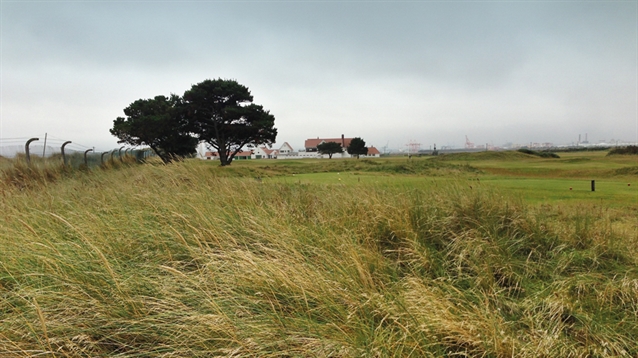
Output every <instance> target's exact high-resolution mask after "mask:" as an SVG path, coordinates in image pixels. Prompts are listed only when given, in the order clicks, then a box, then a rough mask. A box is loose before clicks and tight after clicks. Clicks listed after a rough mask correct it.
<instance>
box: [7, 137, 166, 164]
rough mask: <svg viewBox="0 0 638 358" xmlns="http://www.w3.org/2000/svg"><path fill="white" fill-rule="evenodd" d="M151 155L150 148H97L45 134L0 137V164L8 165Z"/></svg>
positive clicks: (140, 158)
mask: <svg viewBox="0 0 638 358" xmlns="http://www.w3.org/2000/svg"><path fill="white" fill-rule="evenodd" d="M45 143H46V144H45ZM155 156H156V154H155V152H154V151H153V150H151V149H150V148H131V147H126V146H122V147H120V148H115V149H110V150H106V151H97V150H95V147H88V146H85V145H82V144H79V143H73V142H72V141H68V140H63V139H59V138H55V137H46V141H45V140H42V139H40V138H37V137H34V138H0V166H2V165H3V164H4V165H10V164H11V163H14V162H16V161H26V162H27V164H32V163H46V164H56V163H59V164H64V165H67V166H70V167H73V168H80V167H83V166H84V167H88V168H91V167H96V166H100V165H103V164H105V163H108V161H110V160H124V158H126V157H131V158H134V159H135V160H137V161H139V162H141V161H144V160H146V159H147V158H150V157H155Z"/></svg>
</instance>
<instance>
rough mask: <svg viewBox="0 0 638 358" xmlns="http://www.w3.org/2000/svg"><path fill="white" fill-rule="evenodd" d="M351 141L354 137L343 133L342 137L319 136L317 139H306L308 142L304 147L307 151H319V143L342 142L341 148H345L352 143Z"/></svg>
mask: <svg viewBox="0 0 638 358" xmlns="http://www.w3.org/2000/svg"><path fill="white" fill-rule="evenodd" d="M350 141H352V138H344V136H343V134H342V135H341V138H319V137H317V139H314V138H313V139H306V142H305V143H304V147H305V148H306V152H316V151H317V146H318V145H319V144H321V143H327V142H335V143H339V144H341V148H343V149H344V150H345V149H346V148H348V146H349V145H350Z"/></svg>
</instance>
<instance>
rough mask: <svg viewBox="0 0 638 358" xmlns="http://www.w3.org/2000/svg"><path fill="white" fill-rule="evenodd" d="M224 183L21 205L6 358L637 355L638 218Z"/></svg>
mask: <svg viewBox="0 0 638 358" xmlns="http://www.w3.org/2000/svg"><path fill="white" fill-rule="evenodd" d="M225 170H226V168H216V169H211V168H210V166H208V165H199V164H197V165H195V164H193V162H185V163H176V164H171V165H167V166H150V165H147V166H142V167H139V166H138V167H135V168H122V169H121V170H117V171H104V172H100V173H99V175H87V176H82V177H77V178H70V179H67V180H64V181H60V182H58V183H55V184H51V185H49V186H48V188H47V190H23V191H20V190H17V189H16V188H14V187H10V188H8V189H7V190H5V191H4V194H3V195H4V196H3V200H2V201H1V202H0V212H1V213H2V219H1V220H2V225H1V226H0V247H2V254H1V255H0V352H3V353H0V355H3V354H4V355H6V356H35V355H46V354H49V355H50V356H69V357H80V356H149V357H150V356H165V357H169V356H202V357H210V356H267V357H274V356H282V357H283V356H285V357H289V356H336V357H360V356H378V357H385V356H396V357H403V356H415V357H422V356H433V357H434V356H452V355H458V356H493V357H506V356H507V357H511V356H517V357H518V356H520V357H539V356H546V357H562V356H574V357H588V356H601V357H604V356H636V355H638V347H637V345H636V339H635V337H638V310H637V307H638V272H637V270H636V268H637V266H636V264H637V261H636V257H638V256H637V255H636V254H638V252H637V249H636V248H637V247H638V246H637V245H636V244H638V237H637V232H636V227H638V225H637V224H638V222H636V219H635V217H633V218H632V217H629V218H628V217H626V216H622V215H619V214H618V213H617V212H616V211H613V210H602V209H600V208H596V207H593V206H587V205H584V206H582V207H579V208H576V209H573V210H565V209H562V208H560V207H556V206H553V205H545V206H543V207H540V208H537V207H529V206H527V205H525V204H523V203H522V202H520V201H518V200H515V199H511V198H508V197H503V196H502V195H501V194H500V192H498V191H497V190H494V189H490V188H485V187H480V186H479V187H475V188H474V189H469V188H468V187H467V186H466V185H465V183H464V182H461V181H459V182H452V183H450V184H447V185H443V184H441V185H439V187H438V188H439V189H438V190H436V191H429V190H425V189H418V188H415V189H410V188H405V187H392V186H387V185H376V186H375V185H365V186H358V185H313V184H294V183H280V182H266V181H264V182H259V181H257V180H254V178H252V177H249V178H246V177H244V178H241V177H229V176H228V175H214V174H220V173H228V171H225ZM612 223H615V224H612Z"/></svg>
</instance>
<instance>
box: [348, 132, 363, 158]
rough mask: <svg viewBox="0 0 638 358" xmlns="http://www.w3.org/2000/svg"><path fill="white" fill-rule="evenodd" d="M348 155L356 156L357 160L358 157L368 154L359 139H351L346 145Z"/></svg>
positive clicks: (361, 140)
mask: <svg viewBox="0 0 638 358" xmlns="http://www.w3.org/2000/svg"><path fill="white" fill-rule="evenodd" d="M348 154H350V155H356V156H357V159H359V156H360V155H366V154H368V147H366V142H365V141H364V140H363V139H361V138H359V137H355V138H352V140H351V141H350V144H348Z"/></svg>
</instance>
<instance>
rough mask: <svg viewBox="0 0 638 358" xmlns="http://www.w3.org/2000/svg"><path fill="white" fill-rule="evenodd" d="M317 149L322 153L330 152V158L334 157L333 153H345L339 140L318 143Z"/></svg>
mask: <svg viewBox="0 0 638 358" xmlns="http://www.w3.org/2000/svg"><path fill="white" fill-rule="evenodd" d="M317 151H318V152H319V153H321V154H328V158H329V159H332V155H333V154H335V153H343V148H341V144H339V143H337V142H323V143H321V144H319V145H317Z"/></svg>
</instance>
